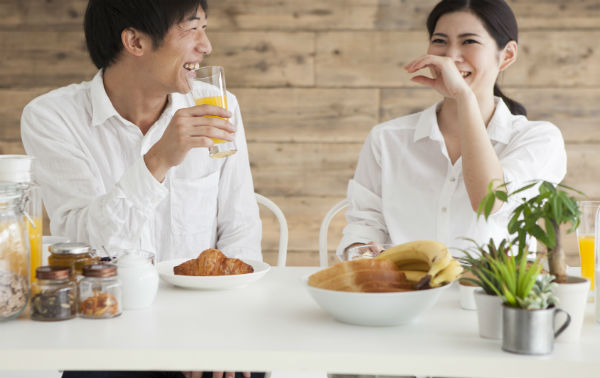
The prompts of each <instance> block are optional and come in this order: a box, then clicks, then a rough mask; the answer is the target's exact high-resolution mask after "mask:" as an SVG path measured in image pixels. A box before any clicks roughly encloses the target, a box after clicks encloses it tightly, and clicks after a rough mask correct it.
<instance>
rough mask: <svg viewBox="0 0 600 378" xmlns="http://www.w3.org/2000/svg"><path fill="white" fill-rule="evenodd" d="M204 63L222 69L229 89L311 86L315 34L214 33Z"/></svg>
mask: <svg viewBox="0 0 600 378" xmlns="http://www.w3.org/2000/svg"><path fill="white" fill-rule="evenodd" d="M210 39H211V43H212V44H213V46H215V47H214V48H213V52H212V54H211V55H210V56H209V57H208V58H207V59H206V64H208V65H210V64H215V65H221V66H224V67H225V72H226V77H227V84H228V85H229V86H239V87H243V86H254V87H256V86H258V87H269V86H284V87H285V86H311V85H313V84H314V64H313V60H314V34H313V33H301V32H298V33H281V32H270V33H267V32H214V33H211V34H210Z"/></svg>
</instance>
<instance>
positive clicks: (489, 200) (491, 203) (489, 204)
mask: <svg viewBox="0 0 600 378" xmlns="http://www.w3.org/2000/svg"><path fill="white" fill-rule="evenodd" d="M494 202H496V198H495V197H494V196H493V195H492V196H489V197H488V198H487V199H486V202H485V209H484V215H485V220H487V219H488V217H489V216H490V214H491V213H492V208H493V207H494Z"/></svg>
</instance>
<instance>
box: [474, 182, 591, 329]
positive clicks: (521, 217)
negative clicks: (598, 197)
mask: <svg viewBox="0 0 600 378" xmlns="http://www.w3.org/2000/svg"><path fill="white" fill-rule="evenodd" d="M506 187H507V184H503V185H500V186H498V187H496V188H494V186H493V182H492V183H490V185H489V186H488V193H487V195H486V196H485V197H484V198H483V200H482V201H481V203H480V205H479V209H478V214H483V216H484V217H485V218H486V219H487V218H488V217H489V216H490V214H491V211H492V208H493V207H494V204H495V202H496V200H499V201H502V202H512V201H513V199H514V200H516V203H517V206H516V207H515V209H514V210H513V211H512V213H511V218H510V220H509V222H508V232H509V233H510V234H511V235H516V236H515V238H514V240H513V243H514V244H516V246H517V248H518V255H517V256H519V257H523V256H526V255H527V244H526V242H527V236H529V235H530V236H532V237H535V238H536V239H537V240H538V241H539V242H540V243H542V244H543V245H544V246H545V247H546V252H547V258H548V267H549V271H550V274H551V275H553V276H554V277H555V279H554V282H556V283H557V284H558V285H555V286H554V288H553V291H554V293H555V295H556V296H557V297H558V302H559V303H560V306H561V308H562V309H564V310H565V311H567V312H568V313H569V314H570V315H571V318H572V323H573V324H572V325H571V327H569V330H568V331H567V332H565V333H564V334H563V336H562V337H561V339H562V340H564V341H568V340H576V339H578V338H579V335H580V333H581V327H582V324H583V314H584V310H585V305H586V301H587V292H588V290H589V281H588V280H586V279H583V278H581V277H572V276H567V272H566V270H567V267H566V260H565V253H564V251H563V249H562V240H561V237H560V226H561V225H570V228H569V230H568V231H567V232H568V233H570V232H573V231H575V229H576V228H577V226H578V225H579V221H580V217H581V211H580V210H579V208H578V206H577V200H576V199H575V197H573V196H572V194H575V193H576V194H579V195H584V194H583V193H581V192H579V191H578V190H575V189H573V188H570V187H568V186H565V185H560V184H559V185H556V186H555V185H554V184H552V183H550V182H547V181H541V182H533V183H530V184H527V185H525V186H523V187H521V188H519V189H517V190H515V191H513V192H510V193H508V192H507V191H506ZM536 187H537V188H536ZM536 189H537V194H535V195H533V196H529V198H526V197H524V196H523V197H520V196H519V195H521V196H522V195H523V194H525V191H534V190H536ZM542 226H544V227H542Z"/></svg>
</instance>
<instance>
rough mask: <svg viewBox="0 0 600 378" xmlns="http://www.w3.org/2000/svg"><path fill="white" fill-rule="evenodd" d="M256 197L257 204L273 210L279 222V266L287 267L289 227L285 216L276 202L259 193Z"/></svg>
mask: <svg viewBox="0 0 600 378" xmlns="http://www.w3.org/2000/svg"><path fill="white" fill-rule="evenodd" d="M254 195H255V196H256V202H258V203H259V204H261V205H263V206H265V207H266V208H268V209H269V210H271V211H272V212H273V214H275V216H276V217H277V220H278V221H279V253H278V255H277V266H285V261H286V259H287V245H288V226H287V221H286V220H285V216H284V215H283V212H282V211H281V209H280V208H279V206H277V205H276V204H275V202H273V201H271V200H270V199H268V198H267V197H265V196H263V195H260V194H258V193H254Z"/></svg>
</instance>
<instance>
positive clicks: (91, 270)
mask: <svg viewBox="0 0 600 378" xmlns="http://www.w3.org/2000/svg"><path fill="white" fill-rule="evenodd" d="M83 275H84V276H85V277H114V276H116V275H117V266H116V265H113V264H91V265H86V266H84V267H83Z"/></svg>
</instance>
